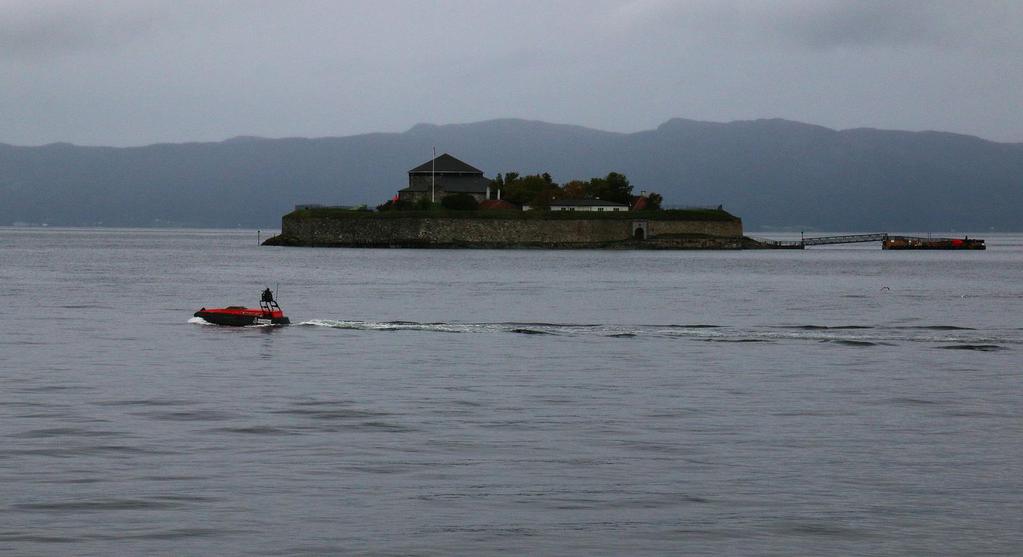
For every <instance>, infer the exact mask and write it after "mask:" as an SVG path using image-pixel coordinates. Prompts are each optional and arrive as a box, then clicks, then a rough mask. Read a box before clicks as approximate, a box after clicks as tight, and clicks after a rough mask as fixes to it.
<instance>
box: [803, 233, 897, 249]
mask: <svg viewBox="0 0 1023 557" xmlns="http://www.w3.org/2000/svg"><path fill="white" fill-rule="evenodd" d="M887 238H888V234H887V233H885V232H880V233H877V234H849V235H847V236H820V237H817V238H803V240H802V244H803V245H804V246H827V245H830V244H856V243H859V242H883V241H885V240H886V239H887Z"/></svg>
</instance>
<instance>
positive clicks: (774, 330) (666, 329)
mask: <svg viewBox="0 0 1023 557" xmlns="http://www.w3.org/2000/svg"><path fill="white" fill-rule="evenodd" d="M297 326H299V327H319V328H328V329H341V330H349V331H373V332H402V331H406V332H432V333H448V334H516V335H529V336H554V337H605V338H611V339H622V340H623V341H628V340H634V339H639V340H642V339H651V338H662V339H692V340H702V341H708V342H735V343H776V342H791V341H810V342H820V343H829V344H832V345H834V346H839V347H846V348H879V349H883V348H886V347H892V346H897V345H899V344H903V343H932V344H940V345H941V346H940V347H942V348H946V347H949V346H950V345H951V346H963V347H971V348H972V349H975V350H981V351H997V350H1003V349H1009V346H1012V345H1017V346H1018V345H1023V337H1021V336H1020V335H1019V334H1017V333H1016V332H1014V331H997V332H996V333H997V334H986V333H985V332H983V331H978V330H976V329H973V328H969V327H959V326H951V325H925V326H919V327H905V326H882V325H877V326H875V325H858V324H857V325H770V326H760V327H749V328H744V327H730V326H726V325H709V324H695V325H631V324H573V323H518V322H510V323H466V322H440V323H420V322H415V321H346V320H333V319H311V320H309V321H304V322H301V323H298V325H297ZM1001 333H1006V334H1001ZM978 346H979V347H983V348H973V347H978Z"/></svg>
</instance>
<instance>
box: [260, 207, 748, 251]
mask: <svg viewBox="0 0 1023 557" xmlns="http://www.w3.org/2000/svg"><path fill="white" fill-rule="evenodd" d="M637 229H641V230H642V232H641V233H640V234H639V236H641V238H637ZM741 240H742V222H741V221H740V220H738V219H736V220H729V221H699V220H655V219H650V220H646V219H642V218H636V219H588V218H580V219H564V218H560V219H538V218H529V219H515V218H509V219H495V218H443V217H420V216H414V217H407V218H394V217H389V218H383V217H380V218H373V217H369V218H366V217H363V218H329V217H314V216H307V215H302V216H296V215H286V216H285V217H284V218H283V220H282V226H281V235H280V236H276V237H274V238H271V239H269V240H267V241H266V243H267V244H269V245H290V246H336V247H465V248H515V247H541V248H626V249H739V248H740V247H741Z"/></svg>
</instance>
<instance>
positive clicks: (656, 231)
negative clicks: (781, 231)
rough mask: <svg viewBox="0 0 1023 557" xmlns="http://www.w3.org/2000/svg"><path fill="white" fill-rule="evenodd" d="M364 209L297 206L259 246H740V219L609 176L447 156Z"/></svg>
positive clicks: (742, 244) (412, 174) (419, 169)
mask: <svg viewBox="0 0 1023 557" xmlns="http://www.w3.org/2000/svg"><path fill="white" fill-rule="evenodd" d="M408 175H409V182H408V186H407V187H405V188H403V189H401V190H399V191H398V192H397V194H396V195H395V196H394V197H393V198H392V199H390V200H389V201H387V202H386V203H384V204H381V205H379V206H377V207H376V209H375V210H374V209H370V208H368V207H328V206H322V205H315V204H306V205H297V206H296V207H295V210H294V211H292V212H291V213H288V214H287V215H284V216H283V217H282V219H281V233H280V234H279V235H277V236H274V237H272V238H269V239H267V240H266V241H265V242H264V245H276V246H306V247H360V248H548V249H572V248H577V249H742V248H743V247H747V246H746V245H745V244H746V243H748V242H749V240H748V239H746V238H744V237H743V230H742V219H740V218H739V217H737V216H735V215H732V214H731V213H729V212H728V211H726V210H725V209H724V208H723V207H721V206H717V207H686V208H662V204H663V200H662V198H661V196H660V195H658V194H657V193H648V192H646V191H642V192H640V193H639V195H633V194H632V189H633V188H632V185H631V184H630V183H629V181H628V179H627V178H626V177H625V176H624V175H622V174H619V173H615V172H611V173H609V174H608V175H607V176H605V177H602V178H592V179H590V180H589V181H585V182H584V181H580V180H573V181H571V182H568V183H566V184H564V185H558V184H555V183H554V182H553V180H552V179H551V177H550V175H549V174H547V173H543V174H537V175H530V176H520V175H519V174H518V173H514V172H509V173H507V174H505V175H501V174H498V175H497V177H495V178H494V179H489V178H486V177H485V176H484V175H483V172H482V171H480V170H479V169H477V168H475V167H473V166H471V165H469V164H467V163H465V162H462V161H460V160H458V159H457V158H455V157H453V156H451V155H449V154H447V153H445V154H443V155H441V156H439V157H436V158H434V159H433V160H430V161H427V162H425V163H423V164H421V165H419V166H417V167H415V168H413V169H412V170H410V171H409V172H408Z"/></svg>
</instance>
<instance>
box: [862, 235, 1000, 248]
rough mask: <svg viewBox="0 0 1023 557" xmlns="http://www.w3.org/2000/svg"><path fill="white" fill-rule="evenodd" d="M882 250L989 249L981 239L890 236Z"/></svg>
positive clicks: (884, 242) (883, 242)
mask: <svg viewBox="0 0 1023 557" xmlns="http://www.w3.org/2000/svg"><path fill="white" fill-rule="evenodd" d="M881 249H944V250H951V249H987V246H986V245H984V240H982V239H980V238H969V237H966V238H914V237H912V236H889V237H887V238H885V239H884V241H882V242H881Z"/></svg>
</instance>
